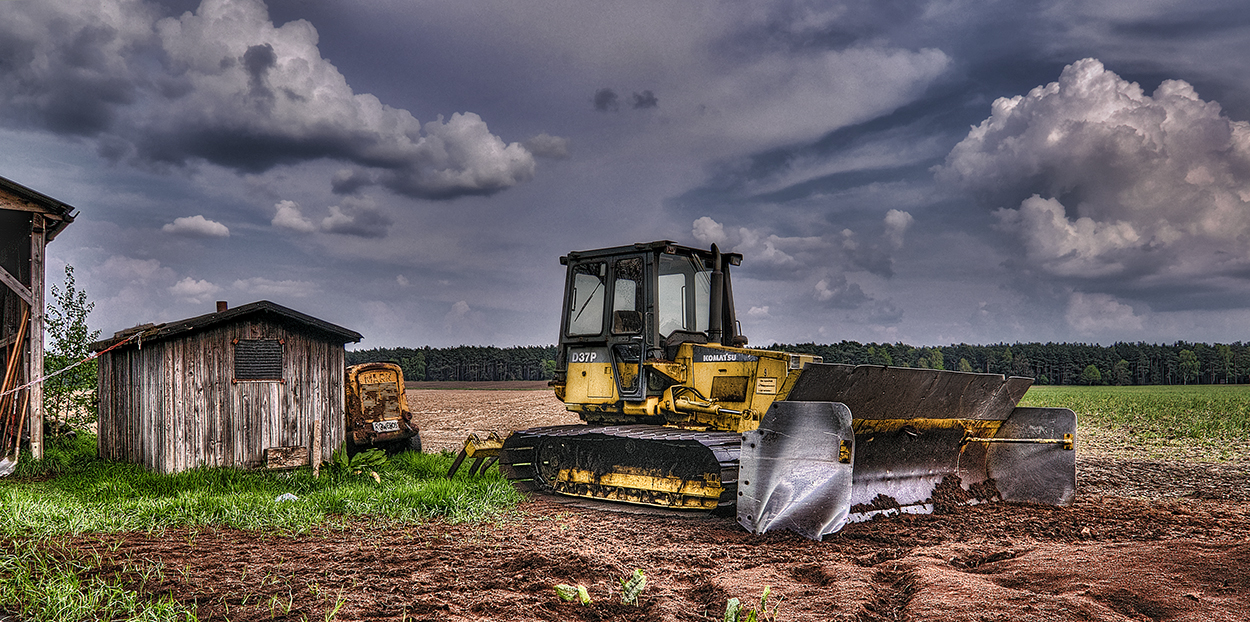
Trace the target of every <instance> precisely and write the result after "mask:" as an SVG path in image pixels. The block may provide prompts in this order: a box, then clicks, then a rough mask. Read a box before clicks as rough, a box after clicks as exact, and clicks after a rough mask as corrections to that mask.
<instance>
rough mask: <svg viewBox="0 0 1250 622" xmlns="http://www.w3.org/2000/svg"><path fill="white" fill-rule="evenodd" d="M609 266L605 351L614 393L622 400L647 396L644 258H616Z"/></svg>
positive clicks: (636, 256)
mask: <svg viewBox="0 0 1250 622" xmlns="http://www.w3.org/2000/svg"><path fill="white" fill-rule="evenodd" d="M611 263H612V270H611V271H612V299H611V315H610V316H609V317H611V318H612V319H611V322H610V326H609V327H608V334H607V340H608V350H609V352H610V353H611V360H612V369H613V375H614V376H615V380H616V389H617V394H618V395H619V396H620V398H621V399H623V400H630V401H636V400H641V399H643V398H644V397H646V387H647V382H646V378H645V375H646V366H644V365H643V357H644V356H645V353H646V351H647V343H646V335H647V322H646V318H647V306H646V301H647V296H646V284H647V278H646V263H647V262H646V257H645V256H644V255H628V256H624V257H615V258H613V259H612V261H611Z"/></svg>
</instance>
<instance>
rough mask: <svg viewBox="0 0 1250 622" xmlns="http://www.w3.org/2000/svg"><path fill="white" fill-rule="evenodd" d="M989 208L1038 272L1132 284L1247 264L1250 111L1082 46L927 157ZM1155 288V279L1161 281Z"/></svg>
mask: <svg viewBox="0 0 1250 622" xmlns="http://www.w3.org/2000/svg"><path fill="white" fill-rule="evenodd" d="M937 176H938V178H939V179H941V180H943V181H945V182H948V183H950V184H953V185H955V186H957V187H961V188H963V189H964V190H966V191H969V192H971V193H973V194H975V195H977V196H979V197H983V198H984V199H986V200H987V201H988V202H989V203H990V207H992V208H998V209H997V211H996V212H995V217H996V218H997V220H998V226H999V227H1000V230H1003V231H1006V232H1009V233H1010V234H1012V235H1014V236H1015V237H1016V238H1017V239H1019V240H1020V241H1021V242H1022V243H1023V246H1024V249H1025V253H1026V256H1027V259H1028V260H1029V261H1030V262H1031V263H1032V265H1033V266H1035V267H1037V268H1039V269H1040V271H1041V273H1043V274H1048V275H1051V276H1055V277H1062V278H1105V277H1108V276H1121V277H1122V278H1123V279H1125V280H1124V281H1123V282H1122V283H1120V285H1126V286H1136V287H1139V288H1141V289H1142V290H1146V289H1149V288H1151V287H1166V286H1169V285H1176V284H1181V283H1184V284H1189V283H1190V282H1191V281H1192V280H1194V279H1204V278H1207V277H1213V276H1217V275H1227V276H1232V277H1233V278H1235V279H1238V280H1241V281H1242V284H1241V285H1240V286H1239V287H1244V279H1245V278H1246V277H1245V274H1246V273H1247V270H1248V269H1250V244H1247V243H1246V240H1247V239H1248V236H1250V123H1247V122H1244V121H1234V120H1232V119H1230V118H1229V117H1227V116H1226V115H1224V114H1223V112H1222V110H1221V108H1220V106H1219V104H1218V103H1216V102H1211V101H1204V100H1203V99H1202V98H1201V97H1199V96H1198V94H1197V93H1196V92H1195V91H1194V89H1193V87H1191V86H1190V85H1189V84H1188V83H1186V82H1183V81H1180V80H1167V81H1164V82H1163V83H1162V84H1160V85H1159V87H1158V88H1157V89H1155V91H1154V93H1152V94H1150V95H1147V94H1146V93H1145V92H1144V91H1143V89H1142V88H1141V86H1139V85H1138V84H1137V83H1134V82H1129V81H1127V80H1124V79H1123V78H1121V77H1120V76H1118V75H1116V74H1115V73H1113V72H1111V71H1108V70H1107V69H1106V68H1105V67H1104V66H1103V65H1102V63H1100V62H1099V61H1097V60H1094V59H1085V60H1082V61H1079V62H1076V63H1073V64H1071V65H1069V66H1067V67H1066V68H1065V69H1064V70H1063V72H1062V74H1061V75H1060V77H1059V79H1058V81H1056V82H1052V83H1050V84H1047V85H1044V86H1039V87H1037V88H1035V89H1033V90H1032V91H1030V92H1029V93H1028V94H1027V95H1020V96H1016V97H1012V98H1002V99H999V100H997V101H995V102H994V104H993V107H992V114H991V116H990V117H989V118H988V119H986V120H985V121H983V122H982V123H981V124H979V125H977V126H976V127H974V128H973V129H972V130H971V131H970V132H969V133H968V136H967V137H966V138H964V140H963V141H962V142H960V143H959V144H958V145H956V146H955V148H954V149H953V150H952V151H951V152H950V154H949V155H948V157H947V159H946V162H945V164H944V165H943V166H941V167H939V168H938V170H937ZM1161 291H1162V290H1161Z"/></svg>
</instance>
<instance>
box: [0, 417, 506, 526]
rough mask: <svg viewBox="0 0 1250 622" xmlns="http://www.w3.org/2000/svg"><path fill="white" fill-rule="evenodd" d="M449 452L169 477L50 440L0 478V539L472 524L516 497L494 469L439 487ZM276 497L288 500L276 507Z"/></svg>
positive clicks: (83, 439) (90, 447)
mask: <svg viewBox="0 0 1250 622" xmlns="http://www.w3.org/2000/svg"><path fill="white" fill-rule="evenodd" d="M452 459H453V456H452V455H451V454H450V453H442V454H418V453H412V452H406V453H402V454H399V455H397V456H392V457H391V459H390V460H388V461H387V462H386V463H385V464H383V465H381V466H379V467H378V468H376V469H374V471H376V472H377V474H378V480H380V481H378V480H375V479H374V478H373V477H372V476H371V475H370V474H368V473H365V474H361V475H355V474H352V473H349V472H344V471H342V470H336V469H327V468H323V469H322V472H321V477H320V479H313V477H312V470H311V469H309V468H303V469H297V470H294V471H289V472H272V471H241V470H236V469H197V470H192V471H187V472H184V473H179V474H176V475H159V474H155V473H151V472H149V471H147V470H146V469H144V468H143V467H141V466H138V465H133V464H121V463H115V462H107V461H104V460H99V459H97V458H95V439H94V437H90V436H89V435H80V437H79V438H78V439H71V440H58V441H55V442H50V443H48V445H47V450H46V452H45V459H44V460H42V461H38V462H36V461H33V460H30V457H29V456H28V455H27V456H23V459H22V460H21V461H20V462H19V465H18V466H19V471H18V472H17V473H15V474H14V475H13V476H11V477H9V478H5V479H3V480H0V536H5V537H10V538H14V537H46V536H56V535H63V534H78V533H84V532H116V531H152V530H160V529H165V528H172V527H189V526H198V525H204V526H217V527H230V528H237V529H250V530H280V531H288V532H297V533H303V532H307V531H308V530H310V529H311V528H313V527H315V526H317V525H321V524H325V523H334V522H337V521H341V520H342V519H344V518H349V519H351V518H382V519H387V520H394V521H399V522H405V523H419V522H422V521H426V520H430V519H432V518H444V519H447V520H451V521H467V520H479V519H483V518H487V517H490V516H493V515H496V514H498V513H500V512H503V511H505V510H507V509H509V508H511V507H513V506H514V505H515V504H516V503H517V502H518V501H520V495H519V494H518V493H517V492H516V491H515V490H514V489H513V488H512V486H511V485H510V484H508V483H507V481H506V480H504V479H503V477H502V476H500V475H499V473H498V472H497V471H494V470H492V471H490V472H489V473H486V474H483V475H479V476H476V477H472V478H469V477H465V476H463V475H462V476H460V477H458V478H456V479H455V480H447V479H446V478H445V477H444V474H445V473H446V472H447V469H448V467H450V466H451V462H452ZM285 493H290V494H292V495H295V496H296V497H297V499H295V500H290V501H279V500H277V499H278V497H279V496H282V495H283V494H285Z"/></svg>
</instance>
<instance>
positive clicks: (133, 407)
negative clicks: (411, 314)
mask: <svg viewBox="0 0 1250 622" xmlns="http://www.w3.org/2000/svg"><path fill="white" fill-rule="evenodd" d="M235 339H281V340H283V341H284V344H283V378H284V380H285V382H277V381H239V382H237V383H236V382H234V381H233V380H234V346H233V341H234V340H235ZM99 369H100V371H99V380H100V393H101V396H100V429H99V436H98V438H99V449H100V455H101V456H102V457H104V458H108V459H111V460H121V461H126V462H136V463H140V464H143V465H144V466H146V467H147V468H149V469H151V470H153V471H157V472H161V473H175V472H178V471H183V470H186V469H191V468H196V467H201V466H206V467H220V466H232V467H243V468H257V467H261V466H264V463H265V450H266V449H267V448H269V447H280V446H299V445H302V446H305V447H308V448H309V453H310V454H311V452H312V436H311V432H312V424H313V421H314V419H316V418H321V419H322V441H321V447H322V449H321V458H322V461H329V459H330V456H331V453H332V452H333V451H334V449H336V448H338V447H340V446H341V445H342V444H343V374H344V352H343V346H342V345H341V344H336V343H330V342H326V341H323V340H321V339H320V338H317V337H311V336H309V335H308V334H307V333H304V332H302V331H300V330H298V329H293V328H291V327H288V326H286V325H282V324H277V323H274V322H270V321H267V320H260V319H252V320H248V319H246V318H245V319H243V320H242V321H239V322H234V323H231V324H228V325H225V326H219V327H215V328H211V329H208V330H203V331H198V332H195V333H192V334H190V335H187V336H184V337H178V338H173V339H165V340H162V341H158V342H153V343H144V344H143V345H142V347H141V348H138V347H134V346H126V347H124V348H119V349H118V350H114V351H112V352H109V353H107V354H105V355H103V356H102V357H101V360H100V367H99Z"/></svg>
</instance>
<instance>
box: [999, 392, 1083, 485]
mask: <svg viewBox="0 0 1250 622" xmlns="http://www.w3.org/2000/svg"><path fill="white" fill-rule="evenodd" d="M1065 436H1066V437H1067V438H1068V439H1075V438H1076V413H1073V412H1072V411H1071V410H1068V409H1067V408H1017V409H1015V410H1013V411H1012V412H1011V416H1010V417H1009V418H1008V419H1007V421H1005V422H1003V425H1002V427H1000V428H999V429H998V434H996V435H995V437H996V438H997V439H998V440H999V441H1000V442H992V441H991V442H989V449H988V451H987V455H986V468H987V470H988V472H989V476H990V477H991V478H993V479H994V481H995V483H996V485H997V488H998V493H999V495H1000V496H1001V497H1002V499H1003V501H1020V502H1025V503H1044V504H1047V505H1072V502H1073V501H1074V500H1075V499H1076V451H1075V448H1074V447H1073V446H1072V444H1071V442H1070V443H1068V444H1066V445H1065V444H1064V443H1040V442H1033V443H1025V442H1001V441H1002V440H1003V439H1013V440H1016V439H1019V440H1027V439H1040V440H1046V439H1056V440H1057V439H1063V438H1065Z"/></svg>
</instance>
